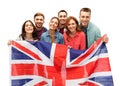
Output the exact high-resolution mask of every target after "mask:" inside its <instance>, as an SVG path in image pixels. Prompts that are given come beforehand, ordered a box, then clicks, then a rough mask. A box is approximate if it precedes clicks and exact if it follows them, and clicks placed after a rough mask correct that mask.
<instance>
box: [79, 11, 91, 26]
mask: <svg viewBox="0 0 120 86" xmlns="http://www.w3.org/2000/svg"><path fill="white" fill-rule="evenodd" d="M90 16H91V14H90V12H84V11H81V13H80V16H79V19H80V24H81V25H82V26H83V27H87V26H88V23H89V21H90Z"/></svg>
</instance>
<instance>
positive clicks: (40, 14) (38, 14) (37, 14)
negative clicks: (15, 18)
mask: <svg viewBox="0 0 120 86" xmlns="http://www.w3.org/2000/svg"><path fill="white" fill-rule="evenodd" d="M36 16H42V17H43V19H45V16H44V15H43V14H42V13H40V12H37V13H36V14H35V15H34V19H35V17H36Z"/></svg>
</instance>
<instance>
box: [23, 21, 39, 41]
mask: <svg viewBox="0 0 120 86" xmlns="http://www.w3.org/2000/svg"><path fill="white" fill-rule="evenodd" d="M27 22H30V23H31V24H32V26H33V30H34V31H33V33H32V37H33V38H34V40H36V39H38V37H37V31H36V28H35V25H34V24H33V22H32V21H31V20H26V21H25V22H24V23H23V25H22V32H21V36H22V38H23V40H25V36H26V32H25V24H26V23H27Z"/></svg>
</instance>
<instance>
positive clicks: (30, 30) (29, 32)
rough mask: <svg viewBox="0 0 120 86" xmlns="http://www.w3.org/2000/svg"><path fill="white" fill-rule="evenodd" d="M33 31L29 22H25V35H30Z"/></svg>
mask: <svg viewBox="0 0 120 86" xmlns="http://www.w3.org/2000/svg"><path fill="white" fill-rule="evenodd" d="M33 31H34V29H33V25H32V24H31V22H26V24H25V32H26V34H32V33H33Z"/></svg>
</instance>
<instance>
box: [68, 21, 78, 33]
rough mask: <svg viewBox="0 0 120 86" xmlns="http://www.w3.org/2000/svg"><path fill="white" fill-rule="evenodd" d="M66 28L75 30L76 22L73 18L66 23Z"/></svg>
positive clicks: (71, 30)
mask: <svg viewBox="0 0 120 86" xmlns="http://www.w3.org/2000/svg"><path fill="white" fill-rule="evenodd" d="M67 27H68V29H69V31H70V32H71V33H73V32H76V28H77V24H76V23H75V21H74V20H73V19H71V20H70V21H69V23H68V26H67Z"/></svg>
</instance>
